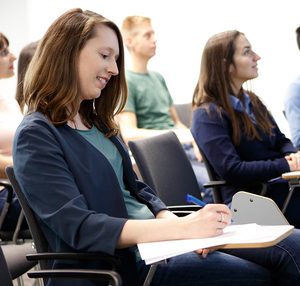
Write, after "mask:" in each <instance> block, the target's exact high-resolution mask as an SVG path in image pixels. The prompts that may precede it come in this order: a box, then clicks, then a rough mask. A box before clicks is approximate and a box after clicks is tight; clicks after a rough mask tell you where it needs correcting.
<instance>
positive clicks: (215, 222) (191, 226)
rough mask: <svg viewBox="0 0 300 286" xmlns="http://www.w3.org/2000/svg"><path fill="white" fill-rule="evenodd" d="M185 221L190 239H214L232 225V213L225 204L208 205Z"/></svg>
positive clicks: (187, 217)
mask: <svg viewBox="0 0 300 286" xmlns="http://www.w3.org/2000/svg"><path fill="white" fill-rule="evenodd" d="M222 214H223V215H222ZM222 218H223V221H222ZM184 219H185V220H186V227H187V229H186V231H187V233H186V234H187V236H188V237H189V238H206V237H214V236H218V235H221V234H222V233H223V229H224V228H225V227H226V226H227V225H228V224H230V222H231V212H230V209H229V208H228V207H227V206H226V205H225V204H208V205H206V206H205V207H203V208H202V209H201V210H199V211H197V212H194V213H192V214H190V215H188V216H186V217H185V218H184Z"/></svg>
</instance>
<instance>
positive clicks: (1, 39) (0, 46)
mask: <svg viewBox="0 0 300 286" xmlns="http://www.w3.org/2000/svg"><path fill="white" fill-rule="evenodd" d="M5 44H6V45H7V46H9V41H8V39H7V38H6V37H5V36H4V35H3V34H2V33H0V51H1V50H2V49H3V48H4V45H5Z"/></svg>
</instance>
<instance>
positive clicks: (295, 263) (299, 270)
mask: <svg viewBox="0 0 300 286" xmlns="http://www.w3.org/2000/svg"><path fill="white" fill-rule="evenodd" d="M275 246H276V247H278V248H280V249H281V250H283V251H285V252H286V253H287V254H288V255H289V256H290V257H291V259H292V261H293V263H294V265H295V266H296V269H297V270H298V274H300V269H299V267H298V264H297V262H296V260H295V259H294V257H293V255H292V254H291V253H290V252H289V251H288V250H287V249H286V248H284V247H282V246H280V245H278V244H276V245H275Z"/></svg>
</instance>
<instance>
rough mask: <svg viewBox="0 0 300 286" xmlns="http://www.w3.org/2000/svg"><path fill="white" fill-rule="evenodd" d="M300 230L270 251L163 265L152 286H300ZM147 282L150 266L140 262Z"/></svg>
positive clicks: (185, 258) (192, 257)
mask: <svg viewBox="0 0 300 286" xmlns="http://www.w3.org/2000/svg"><path fill="white" fill-rule="evenodd" d="M299 242H300V231H299V230H297V229H295V232H294V233H293V234H291V235H290V236H289V237H287V238H286V239H284V240H283V241H281V242H280V243H278V244H277V245H276V246H273V247H268V248H256V249H254V248H252V249H232V250H222V251H215V252H213V253H211V254H208V256H207V257H206V258H205V259H203V258H202V257H201V256H200V255H198V254H197V253H196V252H190V253H187V254H183V255H179V256H176V257H173V258H170V259H169V260H168V264H166V265H159V266H158V267H157V270H156V272H155V274H154V277H153V280H152V283H151V285H152V286H156V285H157V286H159V285H160V286H174V285H176V286H184V285H186V286H191V285H193V286H194V285H209V286H213V285H222V286H223V285H231V286H235V285H236V286H240V285H243V286H247V285H256V286H257V285H293V286H297V285H300V243H299ZM137 265H138V269H139V274H140V277H141V279H142V281H144V279H145V277H146V275H147V272H148V269H149V265H145V264H144V262H143V261H139V262H138V264H137Z"/></svg>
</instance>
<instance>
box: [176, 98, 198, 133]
mask: <svg viewBox="0 0 300 286" xmlns="http://www.w3.org/2000/svg"><path fill="white" fill-rule="evenodd" d="M174 107H175V110H176V112H177V114H178V117H179V119H180V121H181V122H182V123H183V124H184V125H185V126H186V127H188V128H190V127H191V126H192V118H193V113H192V104H191V103H182V104H174Z"/></svg>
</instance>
